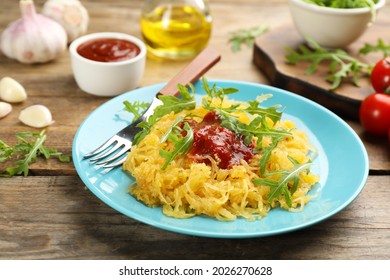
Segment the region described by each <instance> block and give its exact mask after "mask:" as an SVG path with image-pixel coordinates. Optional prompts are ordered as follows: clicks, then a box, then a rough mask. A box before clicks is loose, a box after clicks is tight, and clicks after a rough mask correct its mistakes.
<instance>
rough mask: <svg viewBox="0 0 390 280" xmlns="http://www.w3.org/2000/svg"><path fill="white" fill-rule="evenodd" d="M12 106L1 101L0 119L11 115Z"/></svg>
mask: <svg viewBox="0 0 390 280" xmlns="http://www.w3.org/2000/svg"><path fill="white" fill-rule="evenodd" d="M11 111H12V106H11V104H9V103H6V102H1V101H0V119H1V118H4V117H5V116H6V115H8V114H9V113H11Z"/></svg>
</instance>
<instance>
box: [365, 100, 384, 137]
mask: <svg viewBox="0 0 390 280" xmlns="http://www.w3.org/2000/svg"><path fill="white" fill-rule="evenodd" d="M359 118H360V123H361V124H362V126H363V127H364V128H365V129H366V131H367V132H369V133H371V134H374V135H378V136H386V135H387V134H388V133H389V129H390V95H389V94H384V93H374V94H371V95H369V96H367V97H366V98H365V99H364V100H363V102H362V104H361V105H360V109H359Z"/></svg>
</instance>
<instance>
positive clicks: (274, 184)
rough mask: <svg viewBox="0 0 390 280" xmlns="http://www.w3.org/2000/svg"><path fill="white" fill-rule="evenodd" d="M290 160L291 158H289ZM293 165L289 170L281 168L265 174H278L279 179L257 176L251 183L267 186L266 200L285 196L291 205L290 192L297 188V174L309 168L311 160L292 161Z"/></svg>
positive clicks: (289, 205) (279, 198) (287, 202)
mask: <svg viewBox="0 0 390 280" xmlns="http://www.w3.org/2000/svg"><path fill="white" fill-rule="evenodd" d="M290 160H291V158H290ZM292 162H293V163H294V167H293V168H292V169H291V170H281V171H277V172H269V173H267V174H266V176H269V175H274V174H278V175H280V176H279V179H271V178H267V177H265V178H258V179H255V180H253V183H254V184H255V185H258V186H269V187H270V192H269V194H268V202H269V203H271V202H272V201H273V200H274V199H275V200H277V201H280V200H281V197H282V196H283V197H284V198H285V201H286V204H287V206H288V207H291V205H292V194H293V191H295V190H296V188H297V180H299V174H300V173H301V172H302V171H305V170H307V169H309V168H310V165H311V164H312V163H311V162H307V163H302V164H297V162H296V161H293V160H292ZM289 183H292V187H291V189H289V185H288V184H289Z"/></svg>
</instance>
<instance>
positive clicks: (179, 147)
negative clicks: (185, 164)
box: [160, 120, 194, 170]
mask: <svg viewBox="0 0 390 280" xmlns="http://www.w3.org/2000/svg"><path fill="white" fill-rule="evenodd" d="M179 122H180V121H179V120H176V121H175V123H174V126H172V128H171V129H170V130H169V134H168V136H167V137H165V138H166V140H169V141H170V142H172V143H175V146H174V150H173V151H171V152H169V151H166V150H160V156H162V157H163V158H165V160H166V161H165V164H164V165H163V166H162V167H161V169H162V170H165V169H166V168H167V167H168V165H169V164H170V163H171V162H172V161H173V160H174V159H175V158H176V157H177V156H182V155H184V154H185V153H186V152H187V151H188V150H189V149H190V148H191V145H192V142H193V140H194V132H193V131H192V129H191V127H190V125H189V124H188V123H187V122H184V126H183V130H184V131H185V132H186V135H185V136H183V135H182V134H181V132H182V129H181V128H179V127H178V126H177V124H178V123H179Z"/></svg>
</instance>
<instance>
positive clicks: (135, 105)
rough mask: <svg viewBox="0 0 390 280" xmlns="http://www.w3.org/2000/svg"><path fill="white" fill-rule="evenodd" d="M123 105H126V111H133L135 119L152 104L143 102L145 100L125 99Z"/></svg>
mask: <svg viewBox="0 0 390 280" xmlns="http://www.w3.org/2000/svg"><path fill="white" fill-rule="evenodd" d="M123 105H125V108H124V109H125V111H127V112H129V113H131V114H133V115H134V118H133V119H134V120H136V119H138V118H139V117H140V116H141V114H142V112H144V111H145V110H146V109H147V108H148V107H149V105H150V103H149V102H143V101H138V100H136V101H134V102H130V101H128V100H125V101H123Z"/></svg>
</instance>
